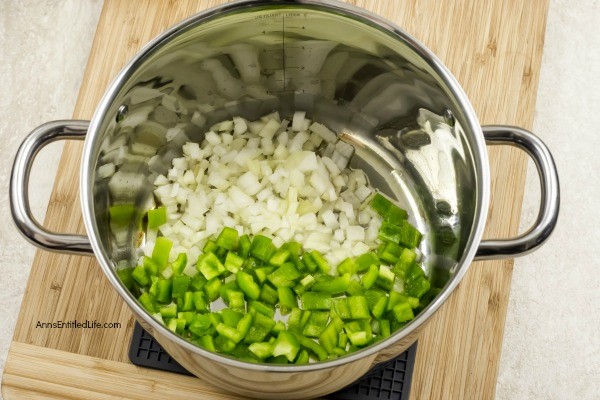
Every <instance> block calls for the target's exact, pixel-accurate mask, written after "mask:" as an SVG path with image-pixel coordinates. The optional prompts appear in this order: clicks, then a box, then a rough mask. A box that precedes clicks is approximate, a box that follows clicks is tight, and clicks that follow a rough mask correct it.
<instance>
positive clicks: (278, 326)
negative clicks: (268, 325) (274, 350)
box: [271, 321, 285, 336]
mask: <svg viewBox="0 0 600 400" xmlns="http://www.w3.org/2000/svg"><path fill="white" fill-rule="evenodd" d="M283 331H285V323H284V322H283V321H277V322H276V323H275V325H274V326H273V328H272V329H271V333H272V334H273V335H274V336H277V335H279V334H280V333H281V332H283Z"/></svg>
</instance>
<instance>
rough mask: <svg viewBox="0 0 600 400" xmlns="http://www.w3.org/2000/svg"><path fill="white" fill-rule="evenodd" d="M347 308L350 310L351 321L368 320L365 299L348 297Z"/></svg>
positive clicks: (367, 307)
mask: <svg viewBox="0 0 600 400" xmlns="http://www.w3.org/2000/svg"><path fill="white" fill-rule="evenodd" d="M348 307H349V308H350V315H351V316H352V319H369V318H371V315H370V314H369V306H368V305H367V299H366V298H365V297H364V296H351V297H348Z"/></svg>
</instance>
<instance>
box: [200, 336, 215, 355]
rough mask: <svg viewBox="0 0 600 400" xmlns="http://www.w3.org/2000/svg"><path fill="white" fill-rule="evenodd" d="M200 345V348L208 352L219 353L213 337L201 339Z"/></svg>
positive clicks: (202, 337)
mask: <svg viewBox="0 0 600 400" xmlns="http://www.w3.org/2000/svg"><path fill="white" fill-rule="evenodd" d="M198 345H200V347H204V348H205V349H206V350H208V351H212V352H213V353H214V352H216V351H217V349H216V348H215V343H214V341H213V337H212V336H209V335H205V336H201V337H199V338H198Z"/></svg>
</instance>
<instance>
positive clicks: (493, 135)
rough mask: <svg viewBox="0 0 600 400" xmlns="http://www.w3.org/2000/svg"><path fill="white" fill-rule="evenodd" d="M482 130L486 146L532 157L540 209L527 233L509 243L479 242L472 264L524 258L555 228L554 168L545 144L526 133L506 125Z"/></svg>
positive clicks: (557, 205) (556, 189)
mask: <svg viewBox="0 0 600 400" xmlns="http://www.w3.org/2000/svg"><path fill="white" fill-rule="evenodd" d="M482 129H483V135H484V137H485V140H486V142H487V144H489V145H500V144H506V145H509V146H515V147H518V148H520V149H522V150H524V151H525V152H526V153H527V154H528V155H529V156H530V157H531V159H532V160H533V162H534V163H535V166H536V167H537V171H538V174H539V177H540V186H541V205H540V211H539V213H538V217H537V220H536V221H535V223H534V224H533V226H532V227H531V228H529V230H528V231H527V232H525V233H523V234H522V235H519V236H517V237H516V238H512V239H495V240H482V241H481V243H480V244H479V248H478V249H477V253H476V254H475V260H489V259H501V258H514V257H518V256H523V255H525V254H528V253H531V252H533V251H535V250H537V249H538V248H539V247H540V246H541V245H542V244H543V243H544V242H545V241H546V240H547V239H548V237H550V234H551V233H552V231H553V230H554V227H555V226H556V221H557V219H558V210H559V208H560V188H559V183H558V172H557V171H556V165H555V164H554V160H553V158H552V154H550V151H549V150H548V147H546V145H545V144H544V142H542V140H541V139H540V138H539V137H537V136H535V135H534V134H533V133H531V132H529V131H527V130H525V129H522V128H517V127H514V126H505V125H488V126H483V127H482Z"/></svg>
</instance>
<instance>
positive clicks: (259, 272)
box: [250, 267, 277, 283]
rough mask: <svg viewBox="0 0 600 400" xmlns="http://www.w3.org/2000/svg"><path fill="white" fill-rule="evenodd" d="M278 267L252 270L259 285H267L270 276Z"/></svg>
mask: <svg viewBox="0 0 600 400" xmlns="http://www.w3.org/2000/svg"><path fill="white" fill-rule="evenodd" d="M276 269H277V267H259V268H254V269H252V270H250V273H251V274H253V275H254V277H255V278H256V280H257V281H258V282H259V283H265V282H266V280H267V278H268V276H269V274H271V273H272V272H273V271H275V270H276Z"/></svg>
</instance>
